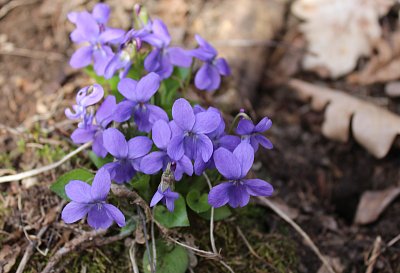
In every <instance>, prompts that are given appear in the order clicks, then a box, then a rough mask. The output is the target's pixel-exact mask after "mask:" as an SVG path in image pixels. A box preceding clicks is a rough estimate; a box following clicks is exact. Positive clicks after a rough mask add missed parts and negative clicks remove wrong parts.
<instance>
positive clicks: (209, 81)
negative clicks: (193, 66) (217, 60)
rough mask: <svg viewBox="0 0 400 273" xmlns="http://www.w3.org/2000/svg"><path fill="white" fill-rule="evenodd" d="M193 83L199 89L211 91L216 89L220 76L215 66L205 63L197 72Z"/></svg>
mask: <svg viewBox="0 0 400 273" xmlns="http://www.w3.org/2000/svg"><path fill="white" fill-rule="evenodd" d="M194 83H195V85H196V87H197V88H198V89H200V90H207V91H213V90H216V89H218V87H219V85H220V83H221V76H220V75H219V73H218V69H217V68H216V67H215V66H213V65H210V64H208V63H205V64H203V66H202V67H201V68H200V69H199V71H198V72H197V74H196V77H195V79H194Z"/></svg>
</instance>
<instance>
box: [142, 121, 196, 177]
mask: <svg viewBox="0 0 400 273" xmlns="http://www.w3.org/2000/svg"><path fill="white" fill-rule="evenodd" d="M171 137H172V132H171V128H170V127H169V125H168V123H167V122H166V121H164V120H159V121H157V122H155V123H154V125H153V129H152V138H153V142H154V144H155V145H156V146H157V148H158V149H159V151H155V152H152V153H150V154H148V155H146V156H145V157H143V159H142V162H141V163H140V171H142V172H143V173H145V174H154V173H156V172H158V171H159V170H161V169H163V170H164V171H165V170H166V169H167V166H168V163H172V164H174V167H175V170H174V171H173V173H174V177H175V180H176V181H179V180H181V178H182V175H183V173H186V174H187V175H189V176H191V175H192V174H193V165H192V162H191V161H190V159H189V158H188V157H187V156H185V155H183V156H182V157H181V158H178V159H172V158H170V157H169V156H168V153H167V147H168V145H169V143H170V142H171Z"/></svg>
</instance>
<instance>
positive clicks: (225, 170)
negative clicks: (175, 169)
mask: <svg viewBox="0 0 400 273" xmlns="http://www.w3.org/2000/svg"><path fill="white" fill-rule="evenodd" d="M214 161H215V166H216V167H217V169H218V171H219V172H220V173H221V174H222V175H223V176H224V177H225V178H226V179H228V181H227V182H223V183H221V184H219V185H217V186H215V187H213V188H212V189H211V191H210V193H209V194H208V203H210V205H211V206H213V207H214V208H218V207H221V206H224V205H225V204H226V203H229V205H230V206H231V207H233V208H237V207H244V206H246V205H247V203H248V202H249V199H250V195H251V196H270V195H271V194H272V192H273V191H274V189H273V188H272V186H271V185H270V184H269V183H268V182H266V181H264V180H261V179H244V178H245V177H246V175H247V173H248V171H249V170H250V168H251V166H252V165H253V161H254V150H253V148H252V147H251V145H250V144H248V143H245V142H242V143H241V144H239V146H237V147H236V149H235V150H234V151H233V153H232V152H230V151H228V150H227V149H225V148H219V149H218V150H216V151H215V153H214Z"/></svg>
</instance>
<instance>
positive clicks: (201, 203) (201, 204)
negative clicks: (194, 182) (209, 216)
mask: <svg viewBox="0 0 400 273" xmlns="http://www.w3.org/2000/svg"><path fill="white" fill-rule="evenodd" d="M186 202H187V204H188V206H189V207H190V208H191V209H192V210H194V211H195V212H197V213H201V212H206V211H207V210H209V209H210V208H211V206H210V205H209V204H208V194H207V193H203V194H201V195H200V192H199V191H198V190H191V191H190V192H189V193H188V194H187V195H186Z"/></svg>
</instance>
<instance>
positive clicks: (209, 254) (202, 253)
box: [166, 235, 221, 259]
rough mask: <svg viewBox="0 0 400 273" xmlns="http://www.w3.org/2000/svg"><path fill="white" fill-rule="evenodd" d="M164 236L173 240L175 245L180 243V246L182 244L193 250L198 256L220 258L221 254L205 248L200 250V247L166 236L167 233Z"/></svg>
mask: <svg viewBox="0 0 400 273" xmlns="http://www.w3.org/2000/svg"><path fill="white" fill-rule="evenodd" d="M166 238H167V239H168V240H169V241H171V242H173V243H175V244H177V245H180V246H183V247H184V248H187V249H190V250H192V251H193V252H195V253H196V254H197V255H198V256H201V257H205V258H209V259H220V258H221V256H220V255H219V254H218V253H213V252H209V251H205V250H201V249H198V248H195V247H192V246H190V245H187V244H185V243H182V242H179V241H178V240H176V239H175V238H172V237H171V236H168V235H167V236H166Z"/></svg>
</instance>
